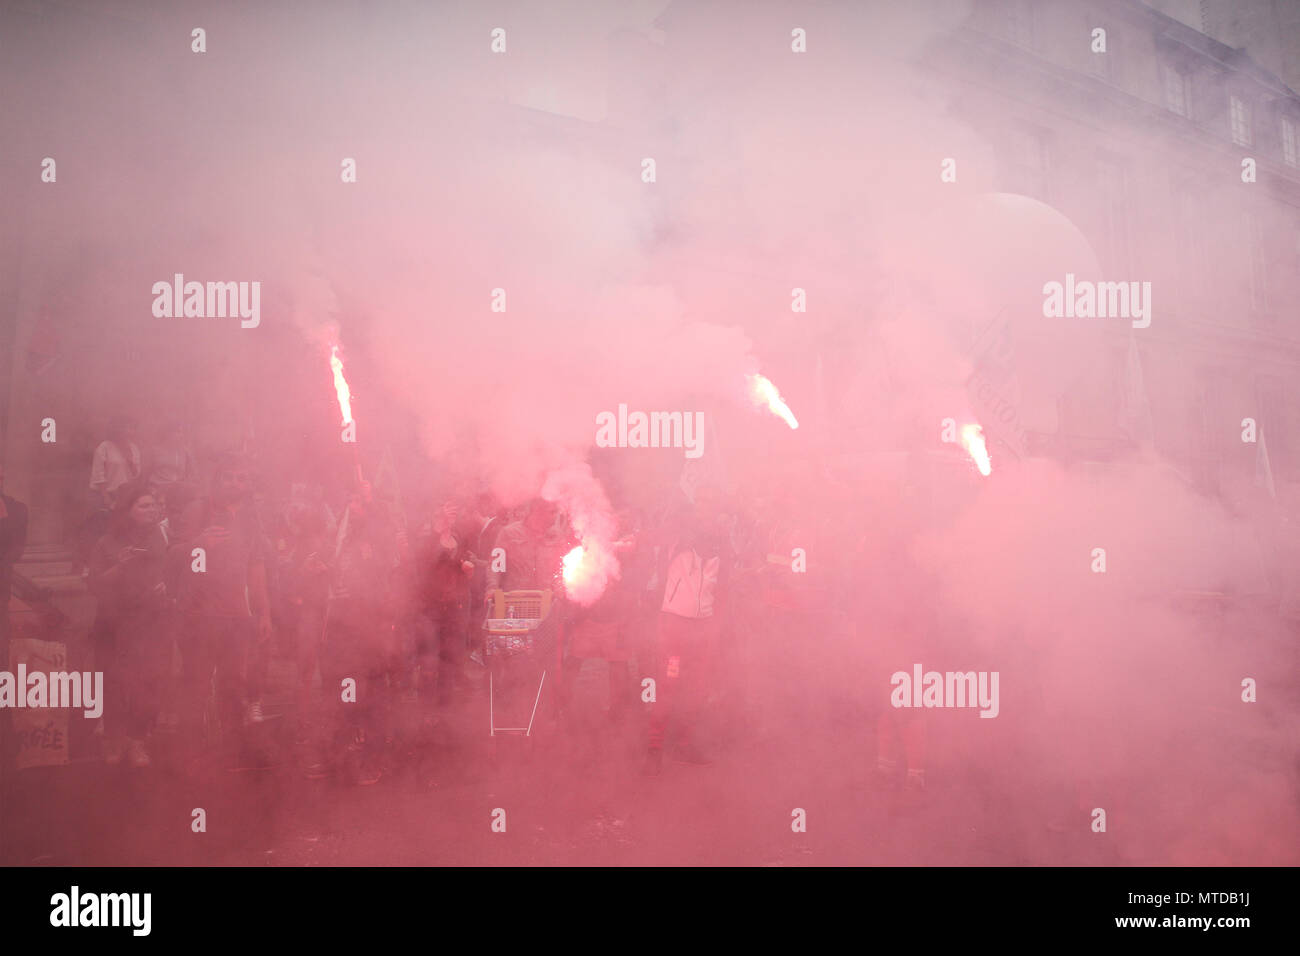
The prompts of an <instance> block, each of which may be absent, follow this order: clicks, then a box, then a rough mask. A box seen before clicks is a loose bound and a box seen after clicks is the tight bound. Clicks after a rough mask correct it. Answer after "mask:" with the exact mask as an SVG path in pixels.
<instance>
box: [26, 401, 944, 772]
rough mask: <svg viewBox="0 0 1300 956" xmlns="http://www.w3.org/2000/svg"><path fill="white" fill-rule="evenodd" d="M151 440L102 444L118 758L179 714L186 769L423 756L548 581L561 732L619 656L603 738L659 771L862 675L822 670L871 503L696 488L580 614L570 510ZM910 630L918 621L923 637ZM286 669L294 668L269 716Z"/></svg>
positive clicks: (783, 722)
mask: <svg viewBox="0 0 1300 956" xmlns="http://www.w3.org/2000/svg"><path fill="white" fill-rule="evenodd" d="M136 435H137V432H136V427H135V425H134V423H132V422H130V421H127V420H117V421H114V422H113V423H112V425H111V427H110V429H109V437H108V438H107V439H106V440H105V441H104V442H103V443H102V444H100V445H99V446H98V447H97V448H96V450H95V453H94V458H93V465H92V471H91V475H90V481H89V491H90V513H89V516H88V518H87V519H86V521H85V523H84V525H83V526H82V533H81V555H80V557H81V560H82V563H83V564H84V569H85V570H84V574H85V576H86V579H87V586H88V588H89V590H90V591H91V593H93V594H94V596H95V597H96V600H97V604H96V612H95V616H94V622H93V625H92V627H91V630H90V641H89V643H90V647H91V648H92V650H93V654H94V661H95V664H94V666H95V669H96V670H101V671H103V672H104V675H105V685H106V691H105V696H106V703H105V709H104V713H105V719H104V721H103V723H102V732H100V733H99V739H98V745H99V746H100V747H102V753H103V758H104V759H105V760H106V761H108V762H109V763H119V762H120V763H125V764H126V765H128V766H129V767H133V768H143V767H148V766H150V765H151V764H152V763H153V762H154V761H155V760H156V759H158V757H157V754H158V749H157V748H156V747H155V745H154V742H155V740H156V739H157V737H158V733H159V727H160V723H162V722H163V718H164V717H165V718H166V725H167V727H168V728H169V729H170V730H173V731H174V734H172V735H170V736H169V741H171V743H169V745H168V746H167V747H166V748H165V749H166V753H167V755H168V757H169V758H170V757H171V756H172V755H179V756H180V758H181V759H183V760H185V761H188V762H190V763H191V764H193V763H195V762H198V763H200V764H207V765H212V764H216V765H224V766H225V767H226V768H227V769H231V770H238V769H252V768H266V767H270V766H276V765H284V764H286V763H288V762H289V761H290V760H292V761H293V763H294V764H295V765H296V766H298V767H300V768H301V770H302V771H303V773H305V774H306V775H307V776H308V777H313V778H314V777H326V776H337V777H339V778H340V779H343V780H346V781H349V782H352V783H357V784H370V783H374V782H376V781H378V780H379V779H381V778H382V777H383V776H384V774H385V772H386V771H387V770H388V769H389V768H390V767H391V766H392V765H393V763H394V761H396V760H400V759H401V756H402V752H403V751H404V748H405V750H406V751H409V750H410V749H412V748H414V749H417V750H418V749H419V748H420V747H421V746H423V745H425V744H427V743H428V742H429V741H430V740H433V739H435V738H437V736H438V734H439V733H442V732H445V731H447V727H448V724H450V723H455V721H454V720H449V719H448V718H449V715H457V714H459V715H462V716H463V715H464V714H466V713H472V714H473V715H474V716H473V721H478V720H479V718H478V714H477V711H478V710H486V708H487V706H488V704H487V702H486V700H485V688H484V684H485V683H486V675H487V671H488V669H489V667H490V665H491V663H492V661H491V659H490V658H491V654H492V651H491V648H490V647H489V645H488V644H487V643H486V638H485V622H486V619H488V618H492V617H494V616H497V617H499V616H513V610H511V611H506V610H505V609H504V608H503V607H500V606H497V605H494V603H493V602H494V600H495V595H496V594H497V593H499V592H515V591H530V590H536V591H550V592H551V596H552V598H551V599H552V604H551V609H550V615H551V616H552V620H553V621H555V622H558V626H559V628H560V633H561V634H562V640H561V641H560V650H559V653H558V659H557V661H556V663H557V664H558V667H557V668H556V669H555V670H554V671H553V672H552V673H553V676H552V678H551V683H550V685H549V689H548V691H547V693H546V695H545V698H544V700H545V703H544V704H543V706H542V707H541V710H542V711H543V713H545V714H548V715H551V716H553V718H554V722H553V723H552V724H551V725H550V726H551V727H552V728H553V731H552V732H554V733H557V734H558V735H560V736H563V734H564V733H565V732H566V728H568V727H569V726H570V721H571V718H572V715H573V713H574V711H575V710H577V709H581V708H577V707H575V700H576V699H577V697H578V696H579V682H580V679H581V677H582V675H583V674H584V673H588V674H590V673H591V672H592V668H590V667H587V665H588V663H589V662H600V663H599V664H597V665H595V670H597V671H599V670H604V671H605V672H606V675H607V682H608V683H607V690H606V688H604V687H599V686H598V689H597V696H599V697H600V698H602V703H603V705H604V706H603V707H602V710H603V712H604V718H603V722H600V723H599V726H602V727H605V728H607V729H608V730H609V733H610V734H618V735H622V736H623V738H624V739H626V738H627V735H628V734H631V735H635V736H638V737H640V739H641V740H642V743H643V745H644V762H643V772H644V773H645V774H647V775H658V774H660V773H661V772H662V771H663V767H664V762H665V757H666V756H668V757H670V758H671V759H673V760H674V761H676V762H682V763H686V764H694V765H707V764H709V763H710V762H711V760H712V755H711V751H712V750H714V749H715V748H716V747H718V746H719V745H720V744H721V745H723V746H725V745H726V741H728V740H729V739H734V736H735V735H734V734H731V735H730V736H729V733H728V732H727V731H726V730H725V729H722V730H720V728H728V727H730V728H742V732H746V733H748V734H749V735H750V736H751V737H752V736H756V735H779V734H780V733H781V732H782V729H783V728H785V727H790V726H805V727H806V726H809V722H810V721H818V720H824V719H825V718H826V716H827V715H826V714H824V713H818V712H817V711H818V709H819V708H823V707H834V704H835V682H834V680H832V679H831V678H832V676H833V675H835V674H836V673H837V672H840V671H844V670H845V662H844V661H842V660H829V659H826V658H825V656H824V655H822V656H819V652H818V651H817V650H816V648H818V647H819V646H821V645H822V644H824V643H825V642H821V641H813V640H809V639H808V638H809V635H813V634H817V633H822V632H826V631H827V630H828V629H831V628H839V629H841V631H842V630H843V629H845V628H848V629H850V630H851V629H852V628H853V627H855V626H861V625H860V623H855V622H854V621H853V620H852V619H851V616H846V615H844V614H839V613H837V612H836V610H835V604H836V602H835V601H834V600H833V594H832V592H833V591H834V590H836V589H837V588H838V589H840V590H841V591H842V592H844V593H847V592H848V591H850V590H852V588H854V587H858V586H859V585H858V584H856V583H853V582H851V581H850V576H851V574H852V568H853V567H854V566H855V563H856V562H858V559H861V560H868V559H869V558H870V557H871V556H870V555H867V554H866V553H865V552H866V551H867V550H870V548H871V547H872V546H873V542H872V541H871V540H870V538H869V536H868V535H867V534H866V532H865V528H864V527H863V526H861V525H855V524H854V522H853V521H852V520H850V519H849V516H848V514H847V512H848V510H849V509H847V508H846V509H845V513H841V514H838V515H832V516H825V515H824V513H819V514H814V513H812V512H811V511H809V512H807V513H806V514H805V512H804V511H803V510H801V507H800V506H801V497H800V495H799V494H797V493H796V492H793V491H790V490H787V491H785V492H779V493H773V494H770V495H767V496H765V497H764V496H754V495H751V496H749V497H747V498H746V499H745V503H746V505H747V506H746V507H742V506H740V504H738V500H739V499H735V498H728V497H727V496H726V495H724V493H723V492H722V490H721V489H720V488H718V487H716V486H714V485H710V484H704V485H702V486H700V487H698V488H696V489H695V491H694V493H693V494H691V495H687V494H685V493H684V492H683V491H682V490H681V489H680V488H678V487H676V486H674V487H672V488H670V489H667V490H666V492H665V501H664V503H663V504H662V506H661V507H659V508H658V509H657V510H654V511H645V510H639V509H637V508H633V507H630V506H628V507H624V508H623V509H622V510H620V511H619V512H618V514H617V523H618V529H617V533H618V538H617V541H616V542H613V543H612V545H613V547H614V548H615V550H616V552H617V556H618V558H619V563H620V567H621V572H620V574H619V575H618V576H617V577H616V578H613V579H611V581H610V582H609V584H608V586H607V588H606V589H605V591H604V592H603V593H602V595H601V596H600V598H599V599H598V600H596V601H595V603H593V604H591V605H589V606H579V605H578V604H576V603H573V602H571V601H569V600H567V599H566V597H565V593H564V587H563V584H562V581H561V567H562V561H563V558H564V555H565V554H566V553H567V552H568V551H569V550H570V549H572V548H573V547H574V546H575V545H576V544H577V543H578V540H577V537H576V536H575V535H574V533H573V531H572V529H571V527H570V525H569V522H568V516H567V515H566V514H565V513H564V511H563V509H562V508H560V507H558V506H557V504H556V503H554V502H550V501H546V500H543V499H541V498H540V497H538V498H534V499H533V500H532V501H530V502H526V503H524V504H521V505H518V506H516V507H514V508H512V509H510V510H506V509H504V508H502V507H501V506H500V505H499V504H498V502H497V501H496V500H495V498H494V497H493V496H492V495H491V494H490V493H488V492H486V491H481V492H478V493H474V492H473V491H471V492H469V493H468V494H464V493H462V494H460V495H444V496H443V497H441V498H439V499H435V500H434V502H433V506H432V507H429V508H425V509H422V510H423V513H422V514H412V515H407V514H406V513H404V511H403V509H402V508H400V507H398V506H397V505H396V504H395V501H394V500H393V498H392V496H391V494H386V493H377V492H376V489H375V488H373V487H372V486H371V484H370V483H369V482H367V481H364V480H362V479H361V476H360V474H358V475H357V480H356V481H355V482H353V484H352V487H351V488H349V489H348V491H347V494H346V499H345V500H342V501H337V502H333V503H331V501H330V500H329V499H328V496H327V495H326V494H325V493H324V492H323V491H322V490H321V489H320V487H319V486H315V485H313V484H311V483H309V482H302V483H298V484H293V485H291V486H289V490H288V492H287V495H285V496H283V497H281V498H280V499H279V500H275V499H273V498H272V497H271V496H269V495H267V494H266V492H265V489H266V487H267V483H266V482H264V481H263V480H262V479H263V478H264V476H259V475H258V474H257V473H256V469H255V464H254V462H253V461H251V460H250V459H249V458H248V457H246V456H243V455H239V454H226V455H222V456H220V457H218V458H217V459H216V460H215V461H214V462H213V467H212V468H211V470H210V472H209V473H208V474H206V475H205V474H202V473H200V471H199V470H198V469H197V467H196V463H195V456H194V455H193V454H192V452H191V451H190V450H189V449H188V448H187V446H186V441H185V433H184V429H183V428H182V427H181V426H180V425H178V424H175V423H171V424H168V425H166V426H165V427H163V428H162V429H160V430H159V431H158V432H157V436H158V437H157V440H156V441H155V442H153V443H151V444H150V445H148V446H147V447H146V448H145V449H144V450H143V451H142V450H141V448H140V447H139V445H138V444H137V437H136ZM460 487H462V488H463V485H462V486H460ZM5 502H6V505H7V507H8V508H9V509H10V512H11V516H12V512H13V511H14V510H15V508H16V503H15V504H10V503H9V502H8V499H5ZM805 519H807V520H805ZM408 520H409V525H408ZM9 523H10V524H12V523H13V521H12V519H11V520H10V522H9ZM832 547H833V548H834V549H836V551H837V553H838V554H840V555H845V556H847V557H846V560H844V561H841V562H837V565H838V566H839V567H840V569H841V570H840V571H839V572H837V573H838V574H839V577H838V578H837V577H835V575H834V574H832V575H831V576H830V577H829V578H828V577H827V575H825V574H822V575H820V576H809V575H807V574H799V573H795V572H796V571H798V570H803V569H802V568H795V567H794V566H795V565H797V564H798V563H799V559H798V557H797V556H798V555H800V554H806V553H807V552H812V553H814V554H819V555H826V554H828V553H830V550H829V549H830V548H832ZM895 564H897V562H895ZM814 579H816V580H818V581H820V582H821V583H820V584H812V583H809V582H811V581H813V580H814ZM828 582H829V583H828ZM876 599H877V601H878V603H879V601H880V600H884V596H882V595H877V596H876ZM884 603H886V604H887V603H888V601H887V600H884ZM900 615H902V612H901V611H900ZM904 617H905V615H902V616H900V619H899V621H898V624H899V626H900V627H906V626H910V624H911V623H915V622H908V621H906V620H904V619H903V618H904ZM918 626H920V625H918ZM850 637H853V635H850ZM861 637H863V638H865V635H861ZM850 643H851V644H853V645H854V646H858V645H861V646H866V645H868V644H870V643H871V641H869V640H866V639H864V640H860V641H859V640H856V639H855V640H852V641H851V642H850ZM877 643H878V642H877ZM273 663H278V664H279V665H280V666H279V668H278V669H279V672H280V673H281V674H284V673H292V674H293V675H294V676H293V677H292V678H291V679H289V680H287V681H285V680H283V679H282V680H281V681H280V682H279V684H278V685H277V686H278V687H279V692H278V693H277V694H275V695H273V696H275V698H276V705H275V706H274V707H272V708H269V709H268V707H267V706H266V705H267V689H268V688H269V687H270V686H271V684H272V682H271V681H270V680H269V678H270V674H271V671H272V669H273V667H272V665H273ZM544 663H545V664H546V666H548V667H549V666H550V665H549V662H544ZM858 664H859V669H860V670H861V669H862V668H868V669H869V668H870V667H871V666H872V665H871V663H870V661H867V660H864V661H860V662H858ZM850 669H851V668H850ZM863 673H865V671H863ZM872 676H876V675H872ZM646 678H651V679H652V680H650V681H649V682H647V680H646ZM286 683H287V684H288V685H289V686H288V692H287V693H285V692H284V685H285V684H286ZM647 686H650V687H651V688H652V689H651V690H650V691H649V692H647ZM541 699H543V698H542V695H540V694H539V700H541ZM645 704H650V706H648V707H647V706H644V705H645ZM412 714H414V715H415V717H414V719H412V717H411V715H412ZM859 716H860V717H863V718H864V719H862V720H860V721H859V727H860V730H861V732H862V737H863V741H864V744H863V746H864V759H865V760H867V761H868V762H869V761H870V751H871V750H872V748H873V747H874V746H875V739H876V737H877V734H876V733H875V731H876V730H878V738H879V746H878V753H879V759H878V761H877V774H878V777H879V781H880V782H881V783H882V785H886V786H888V785H896V786H902V785H903V782H904V780H905V781H906V784H907V786H909V787H911V788H913V789H921V788H922V787H923V786H924V769H923V767H922V766H921V762H922V759H923V754H924V740H923V735H922V730H923V728H922V725H921V724H920V722H919V721H916V720H914V721H912V722H906V723H900V721H899V720H898V719H897V715H896V714H893V713H891V712H889V711H888V709H887V708H884V707H883V706H882V707H881V708H879V709H878V712H877V713H876V714H874V715H872V714H868V715H859ZM281 720H283V721H284V722H283V723H282V724H276V732H274V733H272V732H269V731H268V729H267V728H268V725H269V724H270V723H272V722H274V721H281ZM479 723H481V725H482V726H481V728H480V729H481V730H482V732H483V735H484V736H486V733H487V728H488V723H487V721H486V720H482V721H480V722H479ZM473 726H476V727H477V726H478V723H475V724H473ZM282 728H283V730H282ZM440 728H441V729H440ZM702 731H703V733H702ZM286 742H289V743H288V745H287V746H286Z"/></svg>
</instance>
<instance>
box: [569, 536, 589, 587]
mask: <svg viewBox="0 0 1300 956" xmlns="http://www.w3.org/2000/svg"><path fill="white" fill-rule="evenodd" d="M586 556H587V552H586V550H585V549H584V548H583V547H582V545H578V546H577V547H576V548H574V549H573V550H572V551H570V552H569V553H568V554H566V555H565V556H564V587H565V589H566V590H572V589H573V588H574V586H575V585H577V583H578V581H579V577H580V575H581V574H582V559H583V558H585V557H586Z"/></svg>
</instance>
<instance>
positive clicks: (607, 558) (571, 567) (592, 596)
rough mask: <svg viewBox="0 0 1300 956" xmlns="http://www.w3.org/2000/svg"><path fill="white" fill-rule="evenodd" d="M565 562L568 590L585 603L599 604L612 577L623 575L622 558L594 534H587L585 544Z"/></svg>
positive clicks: (570, 595)
mask: <svg viewBox="0 0 1300 956" xmlns="http://www.w3.org/2000/svg"><path fill="white" fill-rule="evenodd" d="M562 564H563V568H562V570H561V572H560V576H561V578H562V579H563V581H564V593H565V594H567V595H568V596H569V599H570V600H571V601H573V602H574V603H576V604H578V605H581V606H582V607H590V606H591V605H592V604H595V603H596V601H598V600H599V599H600V596H601V595H602V594H604V593H605V587H606V586H607V585H608V584H609V582H610V580H611V579H616V578H618V576H619V567H618V560H617V559H616V558H615V557H614V555H613V552H611V551H610V550H609V549H607V548H605V547H604V546H603V545H602V543H601V542H599V541H597V540H595V539H593V538H584V539H583V542H582V544H580V545H578V546H577V547H576V548H574V549H573V550H572V551H570V552H569V553H568V554H566V555H565V556H564V560H563V562H562Z"/></svg>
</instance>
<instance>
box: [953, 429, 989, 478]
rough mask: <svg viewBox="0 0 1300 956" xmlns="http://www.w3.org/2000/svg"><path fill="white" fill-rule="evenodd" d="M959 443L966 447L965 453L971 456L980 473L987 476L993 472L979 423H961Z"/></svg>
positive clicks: (982, 430)
mask: <svg viewBox="0 0 1300 956" xmlns="http://www.w3.org/2000/svg"><path fill="white" fill-rule="evenodd" d="M961 445H962V447H963V448H965V449H966V453H967V454H968V455H970V456H971V460H973V461H974V462H975V467H976V468H978V469H979V470H980V474H981V475H983V476H984V477H986V478H987V477H988V476H989V475H991V474H992V473H993V463H992V462H991V461H989V450H988V448H986V447H985V445H984V429H982V428H980V427H979V425H975V424H971V425H963V426H962V427H961Z"/></svg>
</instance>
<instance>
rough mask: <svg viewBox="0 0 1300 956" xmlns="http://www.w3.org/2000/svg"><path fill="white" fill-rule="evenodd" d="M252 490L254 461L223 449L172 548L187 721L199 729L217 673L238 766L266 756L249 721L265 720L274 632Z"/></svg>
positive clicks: (227, 750)
mask: <svg viewBox="0 0 1300 956" xmlns="http://www.w3.org/2000/svg"><path fill="white" fill-rule="evenodd" d="M251 495H252V474H251V470H250V464H249V462H248V460H247V459H246V458H245V457H243V456H240V455H226V456H224V457H223V458H222V459H221V460H220V462H219V463H218V465H217V468H216V472H215V475H214V477H213V483H212V491H211V494H210V495H209V496H208V497H205V498H200V499H197V500H195V501H194V502H192V503H191V504H190V505H189V507H187V508H186V510H185V513H184V515H183V516H182V519H181V522H180V527H179V528H178V529H177V531H178V534H177V538H178V540H179V543H178V544H176V545H174V546H173V549H172V552H171V554H170V555H169V559H170V563H171V565H172V574H173V576H174V580H175V589H176V591H177V595H178V597H177V605H178V610H179V612H180V613H179V622H178V626H179V639H178V643H179V646H180V650H181V658H182V664H183V667H184V681H185V684H186V694H185V699H186V702H187V703H188V704H189V705H190V707H189V709H190V712H189V714H188V715H186V716H187V720H186V723H187V724H188V725H189V729H190V732H191V733H197V730H198V725H199V723H200V721H201V719H202V709H203V707H204V706H205V704H206V702H207V700H208V698H209V696H210V694H209V692H208V687H209V682H210V681H212V680H213V678H214V675H215V681H216V705H217V706H216V711H217V715H218V718H219V720H220V724H221V733H222V747H223V751H224V753H223V757H224V759H225V760H226V761H227V762H229V763H231V764H233V765H235V766H238V765H240V764H243V763H244V762H246V761H252V762H255V763H265V762H266V756H267V755H266V754H265V753H253V752H251V748H248V747H246V746H245V744H246V742H247V735H246V733H245V728H246V727H247V726H249V725H253V724H258V723H261V721H262V719H263V715H262V710H261V689H260V687H259V686H257V684H256V678H257V676H258V674H259V672H260V668H259V667H258V665H257V661H256V660H255V656H256V655H258V654H264V653H265V652H266V650H267V647H268V645H269V642H270V638H271V609H270V600H269V594H268V589H267V571H266V564H267V560H268V545H267V542H266V540H265V536H264V534H263V531H262V528H261V524H260V522H259V521H258V519H257V516H256V514H255V512H254V511H253V508H252V502H251V500H250V499H251ZM195 549H198V551H199V553H198V554H196V553H195ZM232 769H234V767H232Z"/></svg>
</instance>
